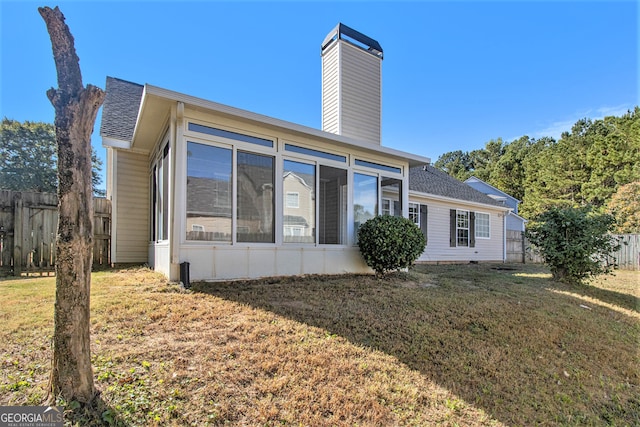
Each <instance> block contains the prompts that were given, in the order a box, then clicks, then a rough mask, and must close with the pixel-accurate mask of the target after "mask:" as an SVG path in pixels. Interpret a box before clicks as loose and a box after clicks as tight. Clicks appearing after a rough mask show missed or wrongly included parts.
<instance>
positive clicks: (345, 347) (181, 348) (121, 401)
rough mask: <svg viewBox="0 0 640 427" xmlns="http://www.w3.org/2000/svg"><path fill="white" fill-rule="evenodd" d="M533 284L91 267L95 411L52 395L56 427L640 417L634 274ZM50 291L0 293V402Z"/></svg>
mask: <svg viewBox="0 0 640 427" xmlns="http://www.w3.org/2000/svg"><path fill="white" fill-rule="evenodd" d="M545 274H546V272H545V271H544V270H541V269H539V268H535V267H529V266H526V267H525V266H523V268H521V267H520V266H516V270H513V271H511V270H504V269H502V270H497V269H495V268H491V266H482V265H479V266H478V265H475V266H439V267H435V266H433V267H427V266H420V267H418V268H416V269H415V270H413V271H412V272H411V273H408V274H398V275H392V276H390V277H388V278H387V279H385V280H378V279H376V278H375V277H373V276H338V277H318V276H309V277H296V278H283V279H267V280H262V281H247V282H230V283H197V284H194V287H193V291H188V292H187V291H182V290H180V288H178V287H177V286H176V285H172V284H169V283H167V282H166V281H165V280H164V279H163V278H162V277H161V276H159V275H157V274H154V273H153V272H150V271H148V270H145V269H129V270H122V271H111V272H100V273H94V275H93V282H92V283H93V285H92V341H93V343H92V352H93V362H94V373H95V378H96V384H97V386H98V388H99V389H100V390H101V395H100V399H99V400H98V401H97V402H96V404H95V405H94V407H93V408H86V409H82V408H77V407H75V406H74V405H73V402H64V403H65V405H66V408H67V419H68V420H69V421H68V423H69V424H77V425H85V424H99V423H102V424H105V425H224V424H231V425H283V424H294V425H313V426H316V425H365V426H366V425H370V426H378V425H465V426H467V425H472V426H473V425H501V424H506V425H532V424H564V425H603V424H612V425H634V424H638V423H640V418H639V417H638V413H639V412H640V402H639V401H638V398H637V396H638V393H639V389H638V387H639V383H640V381H639V376H640V374H639V372H638V364H639V362H640V360H639V357H638V351H637V350H638V342H639V341H638V339H639V338H640V319H639V318H638V317H637V315H638V309H637V301H638V297H639V295H638V294H637V288H635V287H634V286H632V285H629V281H637V279H638V277H639V276H638V273H632V274H630V275H629V276H624V277H623V276H617V277H618V278H615V279H614V278H612V279H608V280H607V281H606V282H602V283H598V284H597V286H595V287H591V288H567V287H564V286H562V285H558V284H555V283H553V282H551V281H550V280H549V279H548V278H547V276H545ZM54 287H55V279H54V278H43V279H40V278H37V279H28V280H12V281H7V282H0V288H1V290H2V292H0V305H2V306H3V307H9V306H10V305H11V304H16V303H18V302H19V303H20V305H21V307H20V308H13V306H11V309H10V310H8V311H6V312H3V314H2V316H3V317H2V320H3V322H4V325H5V326H4V327H3V328H2V331H1V332H0V339H2V340H3V342H4V343H5V345H4V346H3V347H2V350H0V358H1V359H0V363H1V364H2V373H1V374H0V405H9V404H39V403H41V402H42V401H43V399H44V397H45V394H46V393H45V390H46V383H47V379H48V368H49V363H50V362H49V358H50V348H49V346H50V344H49V343H50V339H51V333H52V319H53V315H52V313H53V311H52V310H53V309H52V306H53V295H54ZM584 298H592V299H593V300H594V302H589V303H585V301H586V300H585V299H584ZM595 301H598V302H601V303H602V304H596V303H595ZM634 304H635V307H636V308H635V309H634ZM581 305H588V306H589V309H585V308H582V307H580V306H581ZM613 308H620V309H622V310H623V311H621V310H616V309H613ZM49 319H51V320H49Z"/></svg>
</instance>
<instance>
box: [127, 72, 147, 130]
mask: <svg viewBox="0 0 640 427" xmlns="http://www.w3.org/2000/svg"><path fill="white" fill-rule="evenodd" d="M148 86H149V85H147V84H145V85H144V88H143V89H142V97H141V98H140V107H139V108H138V115H137V116H136V125H135V127H134V128H133V136H132V137H131V141H135V140H136V135H137V134H138V129H139V127H140V117H142V110H144V107H145V105H146V104H147V89H148Z"/></svg>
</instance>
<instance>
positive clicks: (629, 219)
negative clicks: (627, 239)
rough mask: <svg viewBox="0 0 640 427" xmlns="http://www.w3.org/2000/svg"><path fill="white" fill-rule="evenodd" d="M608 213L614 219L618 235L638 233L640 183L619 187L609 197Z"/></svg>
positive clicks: (639, 225)
mask: <svg viewBox="0 0 640 427" xmlns="http://www.w3.org/2000/svg"><path fill="white" fill-rule="evenodd" d="M608 211H609V213H611V214H612V215H613V216H614V217H615V219H616V231H617V232H618V233H621V234H624V233H629V234H638V233H640V181H636V182H631V183H629V184H625V185H621V186H620V187H619V188H618V191H617V192H616V193H615V194H614V195H613V196H612V197H611V200H610V201H609V205H608Z"/></svg>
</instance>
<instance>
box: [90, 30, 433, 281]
mask: <svg viewBox="0 0 640 427" xmlns="http://www.w3.org/2000/svg"><path fill="white" fill-rule="evenodd" d="M322 55H323V58H324V59H323V70H324V73H325V76H324V77H323V93H326V94H327V95H326V97H325V99H324V100H323V121H326V122H327V123H329V124H330V126H329V125H328V126H329V127H328V128H327V129H328V131H327V130H317V129H312V128H308V127H305V126H300V125H298V124H294V123H290V122H286V121H282V120H278V119H275V118H272V117H267V116H263V115H259V114H256V113H253V112H249V111H245V110H240V109H237V108H233V107H230V106H227V105H222V104H218V103H215V102H211V101H207V100H204V99H200V98H197V97H193V96H190V95H186V94H182V93H177V92H173V91H170V90H167V89H164V88H160V87H156V86H152V85H149V84H145V85H139V84H135V83H131V82H127V81H124V80H121V79H117V78H112V77H108V78H107V82H106V99H105V103H104V109H103V114H102V123H101V131H100V133H101V135H102V138H103V145H104V146H105V147H106V149H107V197H109V198H111V200H112V206H113V223H112V230H113V235H112V253H111V255H112V261H113V262H114V263H119V264H121V263H149V264H150V265H151V266H152V267H153V268H154V269H155V270H158V271H160V272H162V273H164V274H166V275H167V276H169V278H170V279H171V280H178V279H179V277H180V265H181V264H183V263H189V266H190V268H189V270H190V279H191V280H207V279H237V278H256V277H265V276H278V275H297V274H331V273H347V272H349V273H355V272H368V271H370V270H369V268H368V267H367V266H366V265H365V263H364V261H363V260H362V257H361V255H360V253H359V250H358V247H357V245H356V242H355V236H356V231H357V228H358V226H359V224H361V223H363V222H364V221H366V220H367V219H368V218H370V217H372V216H374V215H377V214H380V213H381V207H382V200H381V199H382V195H383V194H384V195H385V200H387V201H389V200H390V203H391V206H393V208H394V209H395V210H394V214H395V215H405V216H406V215H407V213H406V212H405V210H404V209H402V207H403V206H407V205H408V200H409V170H410V168H412V167H416V166H420V165H423V164H425V163H428V162H429V161H430V159H429V158H427V157H423V156H419V155H414V154H410V153H405V152H401V151H398V150H394V149H391V148H387V147H383V146H382V145H381V144H380V138H379V129H378V131H377V132H370V130H369V129H368V126H358V125H357V122H358V117H357V114H356V115H355V116H354V112H356V110H357V106H358V105H362V106H364V107H363V108H364V110H365V111H366V110H367V109H368V110H371V111H373V110H378V111H379V110H380V99H379V98H380V97H379V94H380V80H379V75H380V67H381V61H382V48H381V47H380V45H379V44H377V42H375V41H374V40H372V39H369V38H368V37H366V36H364V35H362V34H360V33H358V32H356V31H354V30H352V29H350V28H348V27H345V26H343V25H342V24H341V25H338V26H337V27H336V28H335V29H334V30H332V32H331V33H329V36H327V38H326V39H325V41H324V42H323V44H322ZM329 57H330V58H329ZM343 64H347V65H346V66H343ZM353 69H359V70H361V71H363V72H365V73H366V74H367V75H371V76H373V78H372V79H370V80H369V81H368V82H367V85H369V86H373V87H374V89H373V90H369V91H365V92H364V93H359V92H358V91H351V93H350V91H349V90H346V89H345V88H344V87H343V86H344V85H345V84H347V85H348V84H349V81H348V79H347V78H345V77H344V76H343V74H349V73H351V72H352V71H353ZM336 94H337V95H338V96H336ZM326 98H328V99H326ZM369 104H371V105H369ZM376 120H377V119H376ZM378 128H379V124H378Z"/></svg>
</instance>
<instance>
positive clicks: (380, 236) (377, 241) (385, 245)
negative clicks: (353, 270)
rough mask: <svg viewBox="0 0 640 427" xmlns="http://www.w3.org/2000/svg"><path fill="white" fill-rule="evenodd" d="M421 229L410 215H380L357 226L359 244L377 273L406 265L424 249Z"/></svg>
mask: <svg viewBox="0 0 640 427" xmlns="http://www.w3.org/2000/svg"><path fill="white" fill-rule="evenodd" d="M424 246H425V239H424V235H423V234H422V231H420V229H419V228H418V226H417V225H415V224H414V223H413V221H411V220H410V219H408V218H403V217H399V216H390V215H379V216H376V217H373V218H371V219H369V220H367V221H366V222H365V223H364V224H362V225H361V226H360V228H359V229H358V247H359V248H360V253H361V254H362V257H363V258H364V261H365V262H366V263H367V265H368V266H369V267H371V268H372V269H374V270H375V272H376V274H385V273H386V272H389V271H394V270H399V269H401V268H407V267H409V266H410V265H412V264H413V262H414V261H415V260H416V259H418V257H419V256H420V254H421V253H422V252H423V251H424Z"/></svg>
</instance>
